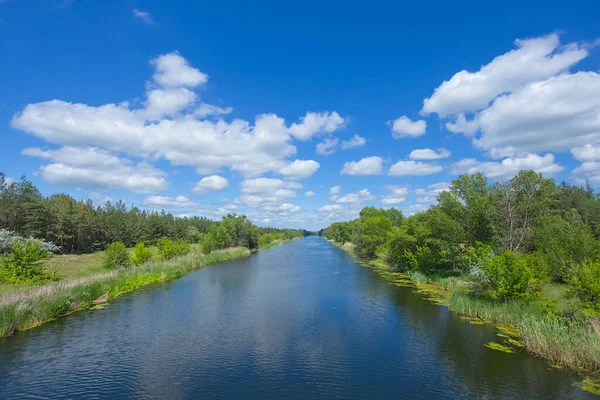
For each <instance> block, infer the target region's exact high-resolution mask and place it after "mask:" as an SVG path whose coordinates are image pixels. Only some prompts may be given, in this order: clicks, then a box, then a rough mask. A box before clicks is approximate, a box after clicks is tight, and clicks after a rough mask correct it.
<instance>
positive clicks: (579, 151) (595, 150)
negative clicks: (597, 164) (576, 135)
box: [571, 144, 600, 161]
mask: <svg viewBox="0 0 600 400" xmlns="http://www.w3.org/2000/svg"><path fill="white" fill-rule="evenodd" d="M571 154H573V157H575V159H577V160H579V161H595V160H600V146H592V145H591V144H586V145H585V146H583V147H577V148H574V149H571Z"/></svg>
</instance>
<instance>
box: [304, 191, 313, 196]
mask: <svg viewBox="0 0 600 400" xmlns="http://www.w3.org/2000/svg"><path fill="white" fill-rule="evenodd" d="M304 195H305V196H306V197H313V196H314V195H315V192H313V191H312V190H309V191H308V192H304Z"/></svg>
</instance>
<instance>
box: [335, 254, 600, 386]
mask: <svg viewBox="0 0 600 400" xmlns="http://www.w3.org/2000/svg"><path fill="white" fill-rule="evenodd" d="M332 243H333V244H334V245H335V246H337V247H339V248H340V249H342V250H344V251H347V252H349V253H351V254H353V255H354V251H353V249H354V245H353V244H351V243H345V244H340V243H335V242H332ZM361 264H362V265H365V266H367V267H368V268H370V269H372V270H374V271H375V272H377V273H378V274H379V275H380V276H382V277H383V278H385V279H386V280H388V281H389V283H391V284H395V285H398V286H414V287H416V288H418V290H419V291H421V292H422V293H423V294H424V295H425V296H426V297H427V298H429V299H430V300H432V301H434V302H436V303H439V304H443V305H445V306H447V307H448V308H449V309H450V310H451V311H453V312H456V313H457V314H460V315H462V316H465V317H468V318H470V319H471V322H472V323H476V324H477V323H486V324H489V325H492V326H494V327H496V328H497V329H498V341H497V343H489V346H488V347H490V348H494V349H497V350H502V351H506V352H514V351H519V350H520V349H524V350H526V351H528V352H529V353H531V354H533V355H536V356H541V357H543V358H545V359H546V360H548V361H549V362H550V364H551V365H552V366H554V367H559V368H562V367H568V368H573V369H577V370H586V371H597V370H598V369H600V331H599V330H595V328H597V327H595V326H593V325H592V324H582V323H577V322H570V321H568V320H566V319H564V318H562V317H560V316H558V315H553V314H549V313H544V311H543V310H542V307H540V305H539V304H537V303H529V304H523V303H519V302H516V301H513V302H499V301H493V300H491V299H488V298H485V297H483V296H477V294H476V293H475V292H474V291H472V290H471V285H470V283H469V282H468V281H465V280H462V279H461V278H456V277H453V278H432V277H427V276H425V275H423V274H412V275H411V274H407V273H402V272H398V271H394V270H393V269H392V268H390V266H389V265H388V264H386V263H385V262H383V261H382V260H375V261H372V262H369V263H361ZM594 385H595V384H593V383H592V382H591V381H590V382H588V386H590V387H588V390H590V391H596V393H598V394H600V386H594Z"/></svg>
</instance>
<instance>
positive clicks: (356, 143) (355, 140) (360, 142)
mask: <svg viewBox="0 0 600 400" xmlns="http://www.w3.org/2000/svg"><path fill="white" fill-rule="evenodd" d="M365 143H367V139H365V138H364V137H362V136H359V135H354V136H352V137H351V138H350V139H348V140H344V141H343V142H342V145H341V146H340V147H341V148H342V150H348V149H353V148H355V147H362V146H364V145H365Z"/></svg>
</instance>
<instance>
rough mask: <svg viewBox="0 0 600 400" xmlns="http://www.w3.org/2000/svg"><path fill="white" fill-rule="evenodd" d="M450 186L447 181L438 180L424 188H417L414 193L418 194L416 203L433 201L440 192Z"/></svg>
mask: <svg viewBox="0 0 600 400" xmlns="http://www.w3.org/2000/svg"><path fill="white" fill-rule="evenodd" d="M449 188H450V184H449V183H448V182H439V183H433V184H431V185H428V186H427V187H426V188H417V189H415V190H414V193H415V194H416V195H417V196H419V197H418V198H417V200H416V201H417V203H435V202H436V201H437V196H438V195H439V194H440V192H444V191H447V190H448V189H449Z"/></svg>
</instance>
